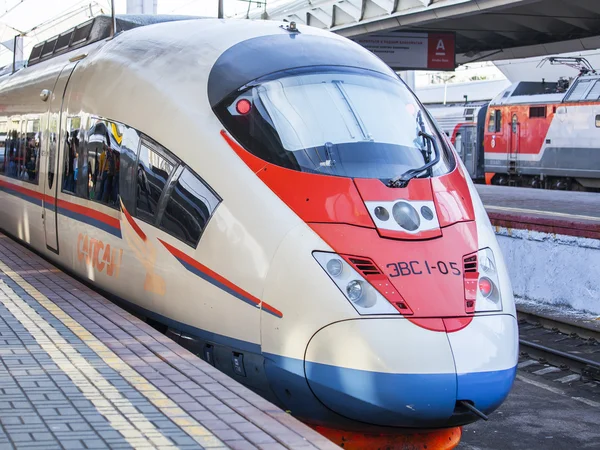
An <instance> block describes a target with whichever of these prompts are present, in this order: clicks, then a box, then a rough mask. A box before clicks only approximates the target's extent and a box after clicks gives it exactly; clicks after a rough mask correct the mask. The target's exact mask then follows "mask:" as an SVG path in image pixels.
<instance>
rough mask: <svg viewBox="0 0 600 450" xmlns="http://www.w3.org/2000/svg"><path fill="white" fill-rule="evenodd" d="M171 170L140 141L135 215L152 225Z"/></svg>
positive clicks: (170, 165)
mask: <svg viewBox="0 0 600 450" xmlns="http://www.w3.org/2000/svg"><path fill="white" fill-rule="evenodd" d="M172 171H173V164H171V163H170V162H169V161H167V160H166V159H165V158H164V157H163V156H161V155H160V154H159V153H158V152H156V151H154V150H152V149H151V148H150V145H149V144H147V143H146V142H142V145H141V146H140V155H139V159H138V165H137V174H136V177H137V181H136V216H137V217H138V218H140V219H142V220H143V221H145V222H148V223H150V224H152V225H154V222H155V220H156V212H157V209H158V202H159V200H160V196H161V194H162V192H163V190H164V188H165V185H166V184H167V181H168V179H169V176H170V175H171V172H172Z"/></svg>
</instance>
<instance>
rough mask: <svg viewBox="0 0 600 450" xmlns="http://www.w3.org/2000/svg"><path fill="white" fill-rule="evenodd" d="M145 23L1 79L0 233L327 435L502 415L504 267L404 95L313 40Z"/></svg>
mask: <svg viewBox="0 0 600 450" xmlns="http://www.w3.org/2000/svg"><path fill="white" fill-rule="evenodd" d="M147 22H153V23H146V22H142V21H141V20H139V18H131V17H127V16H123V17H120V18H118V20H117V33H116V35H115V36H114V37H111V36H110V35H111V33H110V23H111V22H110V20H109V19H108V18H106V17H99V18H95V19H93V20H92V21H90V22H88V23H85V24H82V25H81V26H79V27H76V28H74V29H72V30H69V31H68V32H66V33H63V34H62V35H60V36H58V37H57V38H54V39H51V40H48V41H45V42H43V43H40V44H39V45H38V46H36V47H35V48H34V49H33V50H32V54H31V57H30V58H29V61H28V64H27V67H26V68H24V69H22V70H18V71H16V72H15V73H13V74H10V75H6V76H4V77H3V78H2V79H0V124H5V126H6V139H5V142H4V148H3V149H2V153H3V162H2V168H1V171H2V174H1V175H0V201H1V208H2V215H0V220H1V223H0V226H1V227H2V229H3V230H5V232H7V233H9V234H10V235H12V236H14V237H15V238H17V239H19V240H21V241H23V242H24V243H26V244H28V245H30V246H32V247H33V248H35V249H36V250H38V251H39V252H41V253H42V254H43V255H45V256H46V257H47V258H49V259H50V260H52V261H54V262H56V263H57V264H59V265H60V266H62V267H64V268H67V269H68V270H69V271H70V272H71V273H73V274H75V275H76V276H78V277H80V278H82V279H84V280H86V281H87V282H90V283H92V284H93V285H94V286H96V287H97V288H98V289H101V290H103V291H105V292H108V293H110V294H111V295H112V296H114V298H116V299H120V300H121V301H122V302H124V304H125V305H128V306H130V307H132V308H136V310H137V311H138V312H139V314H141V315H143V316H144V317H147V318H148V319H149V320H152V321H154V322H156V323H160V324H162V325H164V326H165V327H168V333H169V334H170V335H171V336H172V337H173V338H174V339H176V340H177V341H178V342H180V343H182V345H185V346H187V347H188V348H190V349H193V350H194V351H195V352H196V353H197V354H199V355H200V356H201V357H202V358H204V359H205V360H206V361H208V362H209V363H210V364H213V365H214V366H215V367H217V368H218V369H220V370H221V371H223V372H225V373H227V374H229V375H230V376H232V377H233V378H235V379H236V380H238V381H239V382H241V383H244V384H245V385H247V386H249V387H250V388H252V389H253V390H255V391H256V392H258V393H260V394H261V395H263V396H264V397H265V398H267V399H269V400H271V401H274V402H276V403H277V404H278V405H280V406H281V407H283V408H285V409H286V410H289V411H291V413H292V414H293V415H295V416H296V417H298V418H300V419H302V420H304V421H306V422H308V423H310V424H313V425H322V426H328V427H331V428H336V429H347V430H354V431H360V430H365V431H367V430H387V431H390V430H392V431H393V430H400V429H406V428H412V429H424V428H444V427H452V426H457V425H461V424H466V423H469V422H472V421H475V420H477V419H478V417H480V416H481V415H482V414H488V413H490V412H492V411H494V410H495V409H496V408H497V407H498V406H499V405H500V404H501V403H502V402H503V400H504V399H505V398H506V396H507V395H508V393H509V391H510V389H511V386H512V384H513V380H514V377H515V371H516V363H517V357H518V355H517V353H518V337H517V331H518V330H517V321H516V312H515V304H514V299H513V294H512V289H511V285H510V281H509V278H508V275H507V270H506V267H505V263H504V260H503V257H502V254H501V251H500V249H499V247H498V244H497V242H496V238H495V235H494V232H493V230H492V227H491V225H490V222H489V220H488V218H487V215H486V213H485V211H484V208H483V206H482V203H481V201H480V199H479V197H478V195H477V192H476V191H475V189H474V187H473V185H472V183H471V181H470V179H469V177H468V176H467V174H466V171H465V168H464V166H463V165H462V163H461V162H460V160H459V158H457V156H456V153H455V151H454V150H453V148H452V145H451V144H450V142H449V140H448V139H447V137H446V136H445V135H443V133H441V132H440V131H439V130H438V129H436V127H435V125H434V124H433V122H432V120H431V118H430V116H429V115H428V114H427V113H426V111H425V109H424V108H423V106H422V105H421V104H420V103H419V102H418V100H417V99H416V98H415V96H414V95H413V94H412V93H411V92H410V90H409V89H408V88H407V87H406V86H405V84H403V82H402V81H401V80H400V79H399V78H398V76H397V75H396V74H395V73H394V72H393V71H392V70H391V69H390V68H389V67H387V66H386V65H385V64H384V63H383V62H382V61H381V60H379V59H378V58H377V57H375V56H374V55H373V54H371V53H370V52H368V51H367V50H365V49H363V48H362V47H360V46H359V45H358V44H356V43H353V42H352V41H350V40H347V39H345V38H342V37H340V36H337V35H335V34H332V33H329V32H326V31H322V30H318V29H314V28H310V27H305V26H299V27H296V26H295V24H289V23H274V22H269V21H257V22H250V21H227V20H217V19H214V20H213V19H198V20H176V18H164V17H163V18H161V17H160V16H156V17H152V18H148V19H147ZM0 126H3V125H0ZM478 414H479V415H480V416H478Z"/></svg>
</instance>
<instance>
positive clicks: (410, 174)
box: [388, 131, 442, 187]
mask: <svg viewBox="0 0 600 450" xmlns="http://www.w3.org/2000/svg"><path fill="white" fill-rule="evenodd" d="M421 136H422V137H424V138H425V139H427V141H429V143H430V144H431V145H432V146H433V150H434V153H435V157H434V158H433V160H432V159H431V150H429V152H428V154H427V160H429V161H428V162H427V163H426V164H425V165H423V166H421V167H418V168H416V169H410V170H407V171H406V172H404V173H403V174H402V175H400V176H398V177H396V178H392V179H391V180H390V181H389V182H388V186H389V187H406V186H407V185H408V182H409V181H410V180H412V179H413V178H415V177H417V176H418V175H420V174H422V173H423V172H425V171H426V170H429V169H431V168H432V167H433V166H435V165H436V164H437V163H438V162H439V161H440V158H441V156H442V155H441V153H440V148H439V147H438V144H437V141H436V140H435V138H434V137H433V136H432V135H431V134H429V133H425V132H424V131H419V137H421Z"/></svg>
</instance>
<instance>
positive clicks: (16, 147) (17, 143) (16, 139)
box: [4, 120, 22, 178]
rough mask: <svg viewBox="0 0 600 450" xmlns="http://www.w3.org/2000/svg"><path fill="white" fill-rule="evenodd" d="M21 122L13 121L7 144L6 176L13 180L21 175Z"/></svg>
mask: <svg viewBox="0 0 600 450" xmlns="http://www.w3.org/2000/svg"><path fill="white" fill-rule="evenodd" d="M20 129H21V122H20V121H19V120H13V121H11V125H10V129H9V130H8V134H7V139H6V143H5V154H6V156H5V167H6V169H5V172H4V173H5V174H6V175H7V176H9V177H12V178H19V174H20V173H21V167H22V161H21V159H22V158H21V154H20V151H21V140H20Z"/></svg>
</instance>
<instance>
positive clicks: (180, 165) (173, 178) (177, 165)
mask: <svg viewBox="0 0 600 450" xmlns="http://www.w3.org/2000/svg"><path fill="white" fill-rule="evenodd" d="M75 117H78V118H80V119H81V122H80V127H79V129H80V130H81V125H82V124H83V123H84V122H85V123H86V124H87V125H88V127H86V132H87V128H89V126H90V125H89V123H90V121H91V120H94V119H95V120H97V121H104V122H108V123H116V124H120V125H122V126H124V127H128V128H131V129H133V130H135V131H136V132H137V133H138V136H139V139H138V143H137V148H136V149H135V159H134V163H135V166H136V167H137V166H138V165H139V161H140V154H141V149H142V145H144V146H146V148H148V149H149V150H150V151H152V152H154V153H156V154H158V155H159V156H160V157H161V158H164V159H165V160H166V161H167V162H168V163H169V164H171V165H172V166H173V170H172V171H171V173H170V174H169V178H168V179H167V180H166V182H165V185H164V188H163V189H162V192H161V195H160V198H159V200H158V202H157V207H156V214H155V217H154V221H153V222H152V223H151V222H149V221H147V220H145V219H144V218H142V217H140V216H138V214H137V196H136V198H135V201H134V203H133V207H132V208H130V209H128V212H129V214H131V216H132V217H135V218H136V219H138V220H141V221H142V222H144V223H147V224H148V225H150V226H152V227H155V228H156V229H157V230H159V231H161V232H162V233H165V234H167V235H169V236H171V237H172V238H174V239H177V240H178V241H179V242H182V243H183V244H185V245H187V246H188V247H191V248H193V249H197V248H198V245H199V244H200V241H201V240H202V236H203V235H204V231H205V230H206V228H207V226H208V223H209V222H210V220H211V219H212V217H213V216H214V213H215V211H216V210H217V208H218V207H219V205H220V204H221V203H222V202H223V198H222V197H221V196H220V195H219V194H218V193H217V192H216V191H215V190H214V189H213V188H212V187H211V186H210V185H209V184H208V183H207V182H206V181H205V180H204V178H202V177H201V176H200V175H198V173H196V172H195V171H194V170H193V169H192V168H191V167H190V166H188V165H187V164H185V163H184V162H183V161H182V160H181V159H180V158H178V157H177V156H176V155H174V154H173V153H172V152H171V151H169V150H168V149H167V148H166V147H164V146H163V145H161V144H159V143H158V142H156V141H155V140H154V139H152V138H151V137H149V136H148V135H147V134H145V133H143V132H142V131H140V130H138V129H137V128H135V127H132V126H130V125H127V124H125V123H123V122H120V121H118V120H113V119H109V118H106V117H101V116H98V115H95V114H88V115H87V118H85V119H84V117H83V115H73V116H69V117H68V119H73V118H75ZM11 119H12V118H10V117H9V118H8V121H7V123H10V122H11ZM40 126H41V125H40ZM70 132H71V131H69V133H70ZM7 134H8V133H7ZM84 145H87V141H85V142H84ZM67 150H68V149H66V148H63V152H64V153H63V161H62V164H61V165H59V170H61V171H62V170H64V162H65V158H68V152H67ZM131 150H133V149H131ZM184 170H188V171H189V172H190V174H192V175H193V176H194V177H195V178H196V179H197V180H198V181H199V182H200V183H202V185H203V186H204V187H205V188H206V189H207V191H209V192H210V193H211V194H212V195H213V196H214V197H215V199H216V200H217V203H216V205H215V207H214V208H213V209H212V211H211V212H210V215H209V216H208V219H207V220H206V226H205V227H204V228H203V229H202V230H201V232H200V236H199V238H198V241H197V242H196V243H195V245H190V244H189V243H188V242H186V241H183V240H182V239H180V238H179V237H178V236H175V235H174V234H172V233H170V232H169V231H167V230H165V229H164V228H162V227H161V226H160V223H161V221H162V218H163V215H164V213H165V210H166V208H167V203H168V201H169V199H170V198H171V194H172V192H173V190H174V189H175V186H176V184H177V182H178V181H179V178H180V176H181V174H182V173H183V172H184ZM60 175H61V188H60V193H61V194H65V195H70V196H72V197H76V198H78V199H81V200H84V201H86V202H91V203H92V204H94V205H102V206H104V207H106V208H109V209H111V210H112V211H119V213H121V208H120V207H117V208H114V207H112V206H110V205H107V204H105V203H103V202H99V201H97V200H96V199H89V198H86V197H81V196H79V195H77V193H76V192H71V191H69V190H66V189H64V182H63V181H64V180H63V177H64V173H61V174H60ZM11 178H12V177H11ZM38 181H39V177H38ZM120 195H121V193H120V192H119V196H120Z"/></svg>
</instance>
